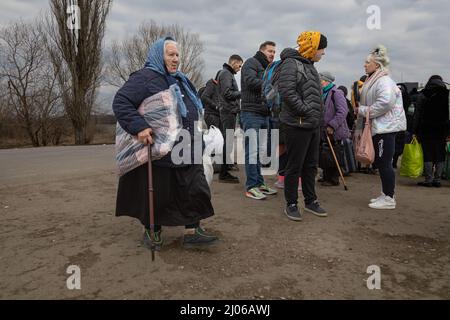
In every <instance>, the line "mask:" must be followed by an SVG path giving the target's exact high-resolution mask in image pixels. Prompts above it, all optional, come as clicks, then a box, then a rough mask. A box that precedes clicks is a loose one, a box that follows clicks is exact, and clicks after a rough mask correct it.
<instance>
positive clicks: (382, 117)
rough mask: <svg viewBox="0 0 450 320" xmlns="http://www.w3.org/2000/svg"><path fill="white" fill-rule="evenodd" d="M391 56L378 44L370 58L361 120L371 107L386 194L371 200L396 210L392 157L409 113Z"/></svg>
mask: <svg viewBox="0 0 450 320" xmlns="http://www.w3.org/2000/svg"><path fill="white" fill-rule="evenodd" d="M388 66H389V57H388V55H387V50H386V48H385V47H384V46H382V45H379V46H377V47H376V48H375V49H374V50H373V51H372V52H371V53H370V55H369V56H368V57H367V60H366V62H365V64H364V68H365V71H366V74H367V76H368V77H367V80H366V81H365V82H364V85H363V88H362V92H361V103H360V106H359V108H358V111H357V112H358V118H359V119H358V122H359V123H360V124H361V123H362V121H363V118H364V117H365V115H366V112H367V109H368V108H369V118H370V121H371V126H372V136H373V144H374V148H375V162H374V165H375V166H376V168H377V169H378V170H379V172H380V178H381V184H382V193H381V195H380V196H379V197H378V198H375V199H372V200H370V203H369V207H370V208H372V209H395V207H396V200H395V172H394V169H393V167H392V159H393V157H394V152H395V136H396V135H397V133H398V132H400V131H405V130H406V116H405V111H404V109H403V102H402V94H401V91H400V89H399V88H398V87H397V85H396V83H395V82H394V80H392V79H391V77H390V76H389V70H388Z"/></svg>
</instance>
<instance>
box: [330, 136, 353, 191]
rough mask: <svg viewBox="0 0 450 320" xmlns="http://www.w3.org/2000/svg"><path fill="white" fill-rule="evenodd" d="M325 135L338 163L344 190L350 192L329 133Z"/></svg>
mask: <svg viewBox="0 0 450 320" xmlns="http://www.w3.org/2000/svg"><path fill="white" fill-rule="evenodd" d="M325 134H326V136H327V140H328V145H329V146H330V149H331V153H332V154H333V158H334V162H336V166H337V169H338V170H339V175H340V176H341V179H342V183H343V184H344V189H345V191H348V188H347V185H346V184H345V179H344V175H343V174H342V170H341V166H340V165H339V161H338V159H337V157H336V154H335V153H334V149H333V146H332V145H331V140H330V137H329V136H328V134H327V133H325Z"/></svg>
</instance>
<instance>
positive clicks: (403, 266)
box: [0, 162, 450, 299]
mask: <svg viewBox="0 0 450 320" xmlns="http://www.w3.org/2000/svg"><path fill="white" fill-rule="evenodd" d="M111 164H112V162H111V163H108V165H106V166H105V168H104V170H97V171H96V173H92V172H88V170H87V168H86V171H85V172H83V170H82V169H80V170H79V172H77V173H76V174H75V173H73V174H72V173H71V174H70V175H65V176H53V177H51V178H48V179H45V180H39V181H37V180H36V181H32V180H31V181H29V180H27V181H25V180H24V181H22V182H20V183H15V184H14V183H8V184H7V185H5V184H0V221H1V225H0V248H1V252H0V299H449V298H450V262H449V261H450V181H445V182H444V183H443V184H444V185H443V187H442V188H441V189H435V188H433V189H427V188H419V187H417V186H416V182H417V181H416V180H412V179H406V178H399V180H398V187H397V199H398V208H397V209H396V210H394V211H389V210H388V211H374V210H371V209H369V208H368V207H367V203H368V199H370V197H371V196H375V195H377V194H378V193H379V189H380V183H379V177H378V176H374V175H366V174H353V175H352V176H351V177H348V179H347V180H348V186H349V191H347V192H346V191H344V190H343V188H342V187H326V188H325V187H320V186H319V187H318V194H319V197H320V201H321V203H322V205H323V206H324V207H325V208H326V209H327V210H328V211H329V216H328V217H327V218H318V217H315V216H313V215H311V214H308V213H305V214H304V219H303V221H302V222H293V221H290V220H288V219H287V218H286V217H285V216H284V215H283V213H282V210H283V206H284V202H283V198H284V197H283V194H282V193H280V194H278V195H277V196H272V197H270V198H269V199H268V200H266V201H255V200H251V199H247V198H245V197H244V194H243V189H244V188H243V183H242V182H243V181H244V170H243V168H241V170H240V172H238V173H237V174H238V175H239V177H240V179H241V184H240V185H230V184H220V183H218V182H217V175H216V176H215V178H214V180H215V181H214V183H213V185H212V194H213V204H214V208H215V211H216V215H215V216H214V217H213V218H211V219H209V220H206V221H205V222H204V226H205V227H206V228H207V229H208V230H209V231H211V232H214V233H216V234H218V235H219V236H220V239H221V241H220V243H219V244H218V245H217V246H215V247H212V248H209V249H205V250H186V249H183V248H182V246H181V244H180V239H181V237H182V234H183V228H165V229H164V237H165V242H166V243H165V246H164V247H163V249H162V251H161V252H160V253H157V255H156V261H155V262H152V261H151V255H150V252H149V251H148V250H147V249H145V248H143V247H141V246H140V240H141V237H142V228H141V226H140V224H139V222H137V221H135V220H133V219H131V218H116V217H115V216H114V206H115V196H116V189H117V178H116V175H115V172H114V167H113V165H111ZM267 181H268V182H269V183H270V184H273V183H274V182H275V177H267ZM70 265H78V266H79V267H80V270H81V290H69V289H68V288H67V286H66V280H67V278H68V277H69V276H70V275H69V274H67V273H66V271H67V268H68V266H70ZM371 265H377V266H379V267H380V269H381V290H369V289H368V288H367V284H366V279H367V278H368V277H369V276H370V275H369V274H368V273H367V268H368V266H371Z"/></svg>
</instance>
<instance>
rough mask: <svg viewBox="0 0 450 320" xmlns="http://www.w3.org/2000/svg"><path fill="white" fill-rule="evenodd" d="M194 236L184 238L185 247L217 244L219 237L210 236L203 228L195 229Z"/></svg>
mask: <svg viewBox="0 0 450 320" xmlns="http://www.w3.org/2000/svg"><path fill="white" fill-rule="evenodd" d="M194 230H195V231H194V233H193V234H185V235H184V238H183V246H185V247H204V246H209V245H213V244H216V243H217V241H218V240H219V238H218V237H216V236H214V235H212V234H208V233H206V232H205V230H203V229H202V228H201V227H197V228H195V229H194Z"/></svg>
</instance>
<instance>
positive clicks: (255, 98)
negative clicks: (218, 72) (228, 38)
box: [241, 41, 277, 200]
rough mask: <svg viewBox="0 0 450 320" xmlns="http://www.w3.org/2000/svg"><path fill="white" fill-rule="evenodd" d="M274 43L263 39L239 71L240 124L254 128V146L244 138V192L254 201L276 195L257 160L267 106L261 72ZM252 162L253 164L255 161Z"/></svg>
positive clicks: (270, 58) (269, 58) (265, 126)
mask: <svg viewBox="0 0 450 320" xmlns="http://www.w3.org/2000/svg"><path fill="white" fill-rule="evenodd" d="M275 47H276V44H275V43H274V42H272V41H266V42H264V43H263V44H261V46H260V47H259V51H258V52H257V53H256V54H255V56H254V57H252V58H250V59H248V60H247V61H245V63H244V65H243V66H242V74H241V90H242V105H241V124H242V126H243V129H244V131H245V132H247V133H248V130H251V129H253V130H255V132H256V136H257V139H256V140H257V141H256V143H257V146H253V147H252V148H251V149H250V143H249V138H246V139H245V173H246V175H247V182H246V184H245V187H246V193H245V195H246V196H247V197H249V198H252V199H256V200H263V199H265V198H266V195H267V194H276V193H277V191H276V190H274V189H272V188H270V187H268V186H267V185H266V184H265V183H264V178H263V176H262V175H261V163H260V161H259V158H260V156H259V146H260V141H259V130H260V129H266V130H267V129H268V128H269V114H270V113H269V108H268V106H267V104H266V103H265V101H264V99H263V95H262V86H263V80H262V79H263V75H264V70H265V69H266V68H267V66H268V65H269V63H271V62H272V61H273V60H274V58H275ZM255 162H256V163H255Z"/></svg>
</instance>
